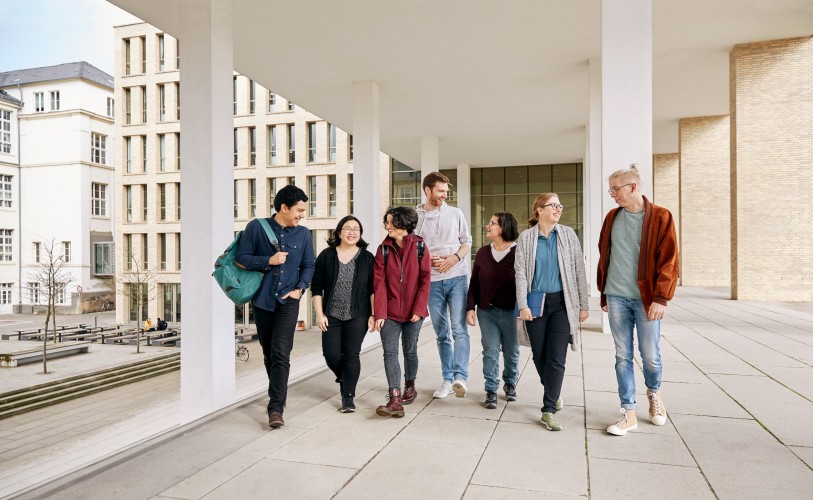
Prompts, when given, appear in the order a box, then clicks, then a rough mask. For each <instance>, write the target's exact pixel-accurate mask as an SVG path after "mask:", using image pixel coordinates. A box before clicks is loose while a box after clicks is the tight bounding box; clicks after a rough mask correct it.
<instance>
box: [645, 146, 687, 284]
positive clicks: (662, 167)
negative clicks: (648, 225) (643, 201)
mask: <svg viewBox="0 0 813 500" xmlns="http://www.w3.org/2000/svg"><path fill="white" fill-rule="evenodd" d="M652 203H655V204H657V205H660V206H662V207H665V208H667V209H669V211H670V212H672V216H673V217H674V218H675V230H676V231H677V233H678V235H680V155H679V154H678V153H667V154H658V155H653V156H652ZM678 243H679V238H678ZM681 271H682V270H681Z"/></svg>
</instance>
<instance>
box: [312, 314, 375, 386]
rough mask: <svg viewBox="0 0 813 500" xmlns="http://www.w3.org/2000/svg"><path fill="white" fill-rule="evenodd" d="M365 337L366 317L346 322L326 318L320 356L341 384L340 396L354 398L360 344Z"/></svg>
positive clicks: (358, 367) (359, 370) (359, 362)
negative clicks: (322, 356) (325, 328)
mask: <svg viewBox="0 0 813 500" xmlns="http://www.w3.org/2000/svg"><path fill="white" fill-rule="evenodd" d="M365 335H367V317H360V318H352V319H349V320H347V321H342V320H340V319H337V318H334V317H333V316H328V317H327V331H326V332H322V355H324V356H325V361H326V362H327V367H328V368H330V371H332V372H333V374H334V375H336V381H337V382H340V383H341V388H342V395H343V396H344V395H349V396H355V395H356V383H358V381H359V373H361V361H360V360H359V353H360V352H361V343H362V342H364V336H365Z"/></svg>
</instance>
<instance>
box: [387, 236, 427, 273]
mask: <svg viewBox="0 0 813 500" xmlns="http://www.w3.org/2000/svg"><path fill="white" fill-rule="evenodd" d="M417 244H418V265H419V266H420V264H421V261H422V260H423V252H424V250H426V245H425V244H424V242H423V241H418V242H417ZM381 253H383V254H384V267H387V260H388V259H389V258H390V247H389V245H381Z"/></svg>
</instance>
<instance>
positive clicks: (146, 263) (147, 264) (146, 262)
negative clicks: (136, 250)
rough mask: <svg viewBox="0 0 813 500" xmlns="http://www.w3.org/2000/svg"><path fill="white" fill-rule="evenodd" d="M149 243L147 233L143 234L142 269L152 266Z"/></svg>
mask: <svg viewBox="0 0 813 500" xmlns="http://www.w3.org/2000/svg"><path fill="white" fill-rule="evenodd" d="M148 252H149V243H148V238H147V233H143V234H142V235H141V270H142V271H145V270H147V269H149V268H150V259H149V253H148Z"/></svg>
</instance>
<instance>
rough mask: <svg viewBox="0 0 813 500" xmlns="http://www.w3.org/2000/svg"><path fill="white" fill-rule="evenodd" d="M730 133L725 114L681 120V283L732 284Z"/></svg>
mask: <svg viewBox="0 0 813 500" xmlns="http://www.w3.org/2000/svg"><path fill="white" fill-rule="evenodd" d="M730 134H731V132H730V130H729V121H728V116H704V117H699V118H683V119H681V120H680V207H679V214H680V215H679V217H678V218H679V219H680V222H681V224H680V226H678V227H676V228H675V229H677V230H678V235H679V238H680V278H681V280H680V282H681V284H682V285H686V286H726V287H727V286H729V285H730V284H731V197H730V179H731V146H730ZM700 207H702V209H700ZM672 214H673V215H675V214H676V212H672ZM709 234H713V235H714V237H713V238H709Z"/></svg>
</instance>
